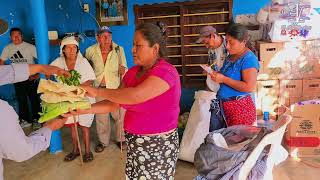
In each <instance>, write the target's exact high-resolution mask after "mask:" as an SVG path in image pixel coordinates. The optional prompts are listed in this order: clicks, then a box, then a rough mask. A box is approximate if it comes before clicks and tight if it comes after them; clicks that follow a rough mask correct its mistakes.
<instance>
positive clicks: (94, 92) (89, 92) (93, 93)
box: [80, 85, 99, 97]
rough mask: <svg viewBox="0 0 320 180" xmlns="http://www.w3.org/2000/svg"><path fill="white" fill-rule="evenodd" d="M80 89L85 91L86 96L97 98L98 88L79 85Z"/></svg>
mask: <svg viewBox="0 0 320 180" xmlns="http://www.w3.org/2000/svg"><path fill="white" fill-rule="evenodd" d="M80 87H82V88H83V89H84V90H86V91H87V94H86V95H87V96H89V97H97V95H98V90H99V89H98V88H95V87H92V86H88V85H81V86H80Z"/></svg>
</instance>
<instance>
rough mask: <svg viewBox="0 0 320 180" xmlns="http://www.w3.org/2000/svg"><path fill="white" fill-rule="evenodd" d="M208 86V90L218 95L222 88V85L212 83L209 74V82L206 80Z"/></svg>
mask: <svg viewBox="0 0 320 180" xmlns="http://www.w3.org/2000/svg"><path fill="white" fill-rule="evenodd" d="M206 83H207V86H208V88H209V89H210V90H211V91H212V92H215V93H217V92H218V90H219V88H220V84H219V83H216V82H214V81H212V79H211V77H210V75H209V74H207V80H206Z"/></svg>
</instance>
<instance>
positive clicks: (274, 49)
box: [257, 41, 284, 62]
mask: <svg viewBox="0 0 320 180" xmlns="http://www.w3.org/2000/svg"><path fill="white" fill-rule="evenodd" d="M257 44H258V47H259V52H260V53H259V58H260V61H262V62H270V61H271V59H273V58H274V56H275V55H276V54H277V53H278V52H280V51H281V50H282V49H283V47H284V44H283V43H282V42H263V41H258V42H257Z"/></svg>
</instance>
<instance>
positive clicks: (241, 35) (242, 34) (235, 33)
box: [226, 23, 249, 42]
mask: <svg viewBox="0 0 320 180" xmlns="http://www.w3.org/2000/svg"><path fill="white" fill-rule="evenodd" d="M226 34H227V35H229V36H231V37H233V38H235V39H237V40H238V41H240V42H242V41H248V40H249V35H248V29H247V28H246V27H245V26H243V25H241V24H238V23H233V24H231V25H230V26H229V27H228V29H227V32H226Z"/></svg>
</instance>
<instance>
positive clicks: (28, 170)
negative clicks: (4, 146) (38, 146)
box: [4, 127, 320, 180]
mask: <svg viewBox="0 0 320 180" xmlns="http://www.w3.org/2000/svg"><path fill="white" fill-rule="evenodd" d="M92 129H93V130H92V131H94V130H95V127H93V128H92ZM91 134H92V137H91V139H92V141H91V142H93V143H92V144H91V147H92V150H93V149H94V148H93V147H94V142H95V141H94V140H95V139H96V135H95V132H92V133H91ZM62 136H63V147H64V152H61V153H58V154H56V155H51V154H50V153H49V152H48V151H45V152H42V153H40V154H38V155H37V156H35V157H33V158H32V159H30V160H28V161H26V162H21V163H17V162H13V161H9V160H4V178H5V180H122V179H124V167H125V157H126V155H125V152H124V153H122V154H121V153H120V150H119V148H118V147H117V146H116V145H115V144H110V146H108V148H106V149H105V151H104V152H102V153H94V160H93V161H92V162H90V163H87V164H84V165H83V166H81V164H80V159H79V158H77V159H76V160H74V161H72V162H64V161H63V158H64V156H65V155H66V153H68V152H70V151H71V148H72V145H71V139H70V133H69V130H68V129H67V128H63V129H62ZM82 147H83V145H82ZM304 161H305V162H307V163H308V164H310V163H312V164H315V165H316V166H317V167H311V166H310V165H306V164H305V163H302V162H297V161H294V160H293V159H292V158H290V159H287V160H286V161H285V162H283V163H282V164H280V165H278V166H277V167H275V168H274V173H273V174H274V179H275V180H302V179H305V180H318V179H319V176H320V157H317V158H313V159H304ZM196 174H197V171H196V170H195V168H194V166H193V164H191V163H187V162H184V161H178V164H177V170H176V175H175V179H176V180H192V179H193V178H194V177H195V176H196Z"/></svg>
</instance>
